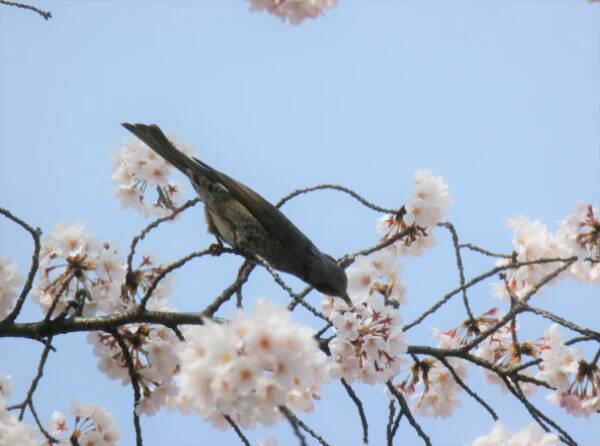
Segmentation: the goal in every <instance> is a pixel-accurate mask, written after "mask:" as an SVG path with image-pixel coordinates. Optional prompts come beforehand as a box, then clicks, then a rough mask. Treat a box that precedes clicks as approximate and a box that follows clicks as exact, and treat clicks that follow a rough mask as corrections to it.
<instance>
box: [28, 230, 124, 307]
mask: <svg viewBox="0 0 600 446" xmlns="http://www.w3.org/2000/svg"><path fill="white" fill-rule="evenodd" d="M124 279H125V267H124V264H123V262H122V260H121V258H120V256H119V253H118V251H117V249H115V248H113V247H112V246H111V245H110V244H108V243H106V242H99V241H97V240H95V239H94V238H92V236H90V235H89V234H87V233H86V232H85V228H84V225H83V223H81V222H79V223H74V224H69V223H67V222H60V223H58V224H57V225H55V226H54V228H53V229H52V230H51V231H50V232H48V233H47V234H46V235H45V236H44V237H43V239H42V246H41V255H40V275H39V277H38V279H37V280H36V282H35V285H34V288H33V295H34V297H35V299H36V300H37V302H38V304H39V305H40V306H41V307H42V309H43V310H44V311H46V312H47V311H49V309H50V308H51V307H52V306H53V305H54V315H57V314H60V313H61V312H62V311H64V310H65V309H66V308H67V306H68V305H72V306H73V308H74V311H78V312H81V314H83V315H85V316H92V315H95V314H96V313H98V312H105V313H110V312H112V311H114V309H115V306H116V305H117V303H118V301H119V298H120V293H121V285H122V284H123V282H124ZM55 301H56V303H55Z"/></svg>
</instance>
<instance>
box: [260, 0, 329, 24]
mask: <svg viewBox="0 0 600 446" xmlns="http://www.w3.org/2000/svg"><path fill="white" fill-rule="evenodd" d="M249 1H250V11H265V10H266V11H268V12H269V13H271V14H273V15H274V16H276V17H279V18H280V19H281V20H282V21H284V22H285V21H286V20H289V21H290V23H292V24H294V25H298V24H299V23H301V22H302V21H303V20H304V19H309V18H310V19H315V18H317V17H319V16H320V15H321V14H323V11H324V10H325V9H330V8H333V7H334V6H335V5H337V0H249Z"/></svg>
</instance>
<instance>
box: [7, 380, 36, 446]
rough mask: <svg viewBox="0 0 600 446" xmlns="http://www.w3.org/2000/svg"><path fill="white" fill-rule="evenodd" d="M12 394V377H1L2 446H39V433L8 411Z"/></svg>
mask: <svg viewBox="0 0 600 446" xmlns="http://www.w3.org/2000/svg"><path fill="white" fill-rule="evenodd" d="M10 393H11V378H10V375H5V376H2V377H0V446H15V445H19V446H37V445H38V444H39V438H38V431H37V429H33V428H31V427H29V426H27V425H26V424H24V423H22V422H20V421H19V419H18V418H17V417H16V416H15V415H13V414H11V413H10V412H9V411H8V410H6V399H7V398H9V397H10Z"/></svg>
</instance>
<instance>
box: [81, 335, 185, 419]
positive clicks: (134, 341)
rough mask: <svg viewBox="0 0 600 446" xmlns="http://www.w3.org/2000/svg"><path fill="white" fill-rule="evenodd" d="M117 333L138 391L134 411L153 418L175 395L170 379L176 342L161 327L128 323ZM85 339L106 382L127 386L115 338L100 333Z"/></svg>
mask: <svg viewBox="0 0 600 446" xmlns="http://www.w3.org/2000/svg"><path fill="white" fill-rule="evenodd" d="M118 332H119V336H120V337H121V339H122V340H123V342H124V343H125V345H126V347H127V351H128V353H129V356H130V357H131V360H132V362H133V367H134V370H133V373H135V375H136V377H137V381H138V385H139V386H140V388H141V390H142V399H141V400H140V402H139V403H138V405H137V407H136V412H137V413H138V414H140V413H144V414H146V415H154V414H155V413H156V412H157V410H158V409H159V408H160V407H161V406H163V405H165V403H166V402H167V400H168V398H169V397H172V396H174V395H175V393H176V390H175V386H174V383H173V377H174V375H175V373H176V372H177V369H178V367H179V361H178V358H177V354H176V349H177V347H178V344H179V340H178V339H177V337H176V336H175V334H174V333H173V331H172V330H171V329H169V328H167V327H164V326H161V325H149V324H129V325H126V326H123V327H121V328H119V330H118ZM87 339H88V342H89V343H90V344H92V346H93V352H94V355H96V357H98V358H99V361H98V369H99V370H100V371H101V372H103V373H104V374H105V375H107V376H108V377H109V378H110V379H118V380H121V383H122V384H123V385H127V384H129V383H130V382H131V377H130V370H129V365H128V361H127V359H126V356H125V353H124V352H123V350H122V348H121V346H120V345H119V343H118V342H117V339H115V337H114V336H113V335H110V334H108V333H104V332H100V331H95V332H90V333H89V334H88V337H87Z"/></svg>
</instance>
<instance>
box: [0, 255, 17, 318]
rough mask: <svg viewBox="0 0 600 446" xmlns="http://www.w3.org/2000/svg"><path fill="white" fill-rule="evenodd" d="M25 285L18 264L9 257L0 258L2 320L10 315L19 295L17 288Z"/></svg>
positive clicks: (0, 312)
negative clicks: (22, 284)
mask: <svg viewBox="0 0 600 446" xmlns="http://www.w3.org/2000/svg"><path fill="white" fill-rule="evenodd" d="M21 283H23V276H21V274H20V273H19V270H18V268H17V265H16V263H14V262H12V261H11V260H10V259H9V258H8V257H0V320H1V319H2V318H3V317H4V316H6V315H7V314H8V312H9V311H10V309H11V308H12V306H13V301H14V299H15V297H16V295H17V287H19V286H20V285H21Z"/></svg>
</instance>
